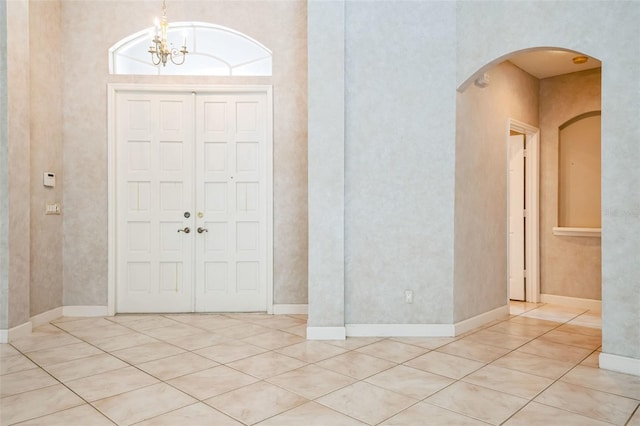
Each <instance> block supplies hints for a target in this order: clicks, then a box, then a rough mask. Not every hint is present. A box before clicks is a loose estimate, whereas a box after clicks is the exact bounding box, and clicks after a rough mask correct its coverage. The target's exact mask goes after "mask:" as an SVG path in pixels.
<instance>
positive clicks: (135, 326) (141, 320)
mask: <svg viewBox="0 0 640 426" xmlns="http://www.w3.org/2000/svg"><path fill="white" fill-rule="evenodd" d="M113 321H115V322H117V323H119V324H122V325H124V326H126V327H128V328H130V329H132V330H135V331H141V332H142V331H146V330H151V329H153V328H159V327H168V326H170V325H174V324H176V321H173V320H171V319H169V318H165V317H164V316H162V315H132V316H129V315H126V316H122V317H121V316H119V315H116V316H115V317H113Z"/></svg>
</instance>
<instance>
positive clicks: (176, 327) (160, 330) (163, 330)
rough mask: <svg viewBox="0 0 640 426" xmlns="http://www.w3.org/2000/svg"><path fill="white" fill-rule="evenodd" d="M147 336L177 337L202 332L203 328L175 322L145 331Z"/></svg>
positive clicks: (159, 338) (163, 338) (158, 337)
mask: <svg viewBox="0 0 640 426" xmlns="http://www.w3.org/2000/svg"><path fill="white" fill-rule="evenodd" d="M143 333H144V334H146V335H147V336H151V337H153V338H154V339H158V340H167V339H171V338H175V337H183V336H190V335H192V334H198V333H202V329H201V328H197V327H192V326H190V325H187V324H180V323H175V324H171V325H169V326H166V327H156V328H151V329H148V330H144V331H143Z"/></svg>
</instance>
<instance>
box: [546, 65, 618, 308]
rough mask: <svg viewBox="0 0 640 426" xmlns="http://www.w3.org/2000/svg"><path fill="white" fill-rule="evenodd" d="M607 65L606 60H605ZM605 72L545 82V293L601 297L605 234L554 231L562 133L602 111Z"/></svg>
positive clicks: (586, 297) (590, 72)
mask: <svg viewBox="0 0 640 426" xmlns="http://www.w3.org/2000/svg"><path fill="white" fill-rule="evenodd" d="M605 66H606V64H605ZM600 80H601V71H600V69H594V70H589V71H582V72H578V73H571V74H565V75H561V76H557V77H552V78H546V79H542V80H541V81H540V135H541V136H540V292H541V293H544V294H553V295H557V296H568V297H579V298H584V299H598V300H600V299H601V288H602V285H601V282H602V278H601V277H602V272H601V245H600V238H593V237H563V236H555V235H553V232H552V228H553V227H554V226H558V152H559V147H558V136H559V128H560V126H561V125H562V124H564V123H566V122H567V121H569V120H571V119H572V118H574V117H576V116H578V115H580V114H584V113H586V112H590V111H599V110H600V108H601V104H600V92H601V84H600Z"/></svg>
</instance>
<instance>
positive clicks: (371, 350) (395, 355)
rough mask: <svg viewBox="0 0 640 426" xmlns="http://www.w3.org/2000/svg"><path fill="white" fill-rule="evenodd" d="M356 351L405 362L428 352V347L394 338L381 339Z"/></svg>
mask: <svg viewBox="0 0 640 426" xmlns="http://www.w3.org/2000/svg"><path fill="white" fill-rule="evenodd" d="M356 351H357V352H360V353H363V354H367V355H371V356H375V357H376V358H382V359H386V360H387V361H392V362H397V363H403V362H405V361H408V360H410V359H413V358H416V357H418V356H420V355H422V354H424V353H425V352H428V349H425V348H422V347H420V346H414V345H409V344H407V343H402V342H396V341H393V340H381V341H379V342H375V343H372V344H370V345H367V346H363V347H361V348H358V349H356Z"/></svg>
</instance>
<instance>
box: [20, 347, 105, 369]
mask: <svg viewBox="0 0 640 426" xmlns="http://www.w3.org/2000/svg"><path fill="white" fill-rule="evenodd" d="M102 353H104V352H102V351H101V350H100V349H98V348H95V347H94V346H91V345H90V344H88V343H85V342H81V343H75V344H72V345H65V346H59V347H54V348H49V349H42V350H39V351H34V352H27V355H28V356H29V358H31V359H32V360H33V361H34V362H36V363H37V364H39V365H41V366H45V365H51V364H60V363H62V362H67V361H73V360H76V359H80V358H87V357H90V356H93V355H100V354H102Z"/></svg>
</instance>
